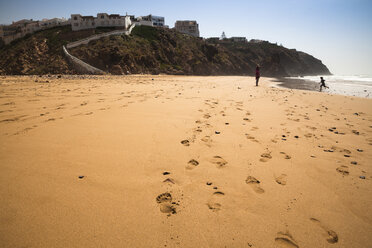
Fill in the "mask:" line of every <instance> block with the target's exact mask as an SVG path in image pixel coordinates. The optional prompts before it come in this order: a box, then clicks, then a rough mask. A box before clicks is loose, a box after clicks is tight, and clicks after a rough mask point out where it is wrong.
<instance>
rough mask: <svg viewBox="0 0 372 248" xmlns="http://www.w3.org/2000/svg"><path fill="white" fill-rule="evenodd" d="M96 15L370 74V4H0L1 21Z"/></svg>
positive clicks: (339, 0)
mask: <svg viewBox="0 0 372 248" xmlns="http://www.w3.org/2000/svg"><path fill="white" fill-rule="evenodd" d="M99 12H106V13H118V14H125V13H126V12H128V14H132V15H136V16H139V15H147V14H153V15H160V16H164V17H165V22H166V24H167V25H169V26H170V27H173V26H174V22H175V21H176V20H188V19H190V20H197V21H198V23H199V28H200V34H201V36H203V37H212V36H220V35H221V33H222V31H225V33H226V35H227V36H228V37H230V36H246V37H247V38H248V39H252V38H258V39H264V40H269V41H270V42H278V43H279V44H280V43H282V44H283V45H284V46H285V47H288V48H296V49H297V50H301V51H304V52H307V53H309V54H311V55H313V56H315V57H317V58H319V59H321V60H322V61H323V63H324V64H325V65H327V66H328V68H329V69H330V70H331V72H332V73H334V74H341V75H350V74H369V75H372V0H256V1H251V0H230V1H227V0H214V1H212V0H197V1H195V0H188V1H175V0H164V1H162V0H157V1H155V0H151V1H150V0H137V1H133V0H131V1H126V0H120V1H116V0H103V1H102V0H101V1H97V0H83V1H78V0H74V1H72V0H64V1H52V0H48V1H47V0H32V1H30V0H8V1H5V0H0V23H2V24H6V23H11V22H12V21H16V20H19V19H24V18H27V19H31V18H32V19H34V20H37V19H42V18H52V17H66V18H67V17H69V16H70V14H73V13H81V14H83V15H96V13H99Z"/></svg>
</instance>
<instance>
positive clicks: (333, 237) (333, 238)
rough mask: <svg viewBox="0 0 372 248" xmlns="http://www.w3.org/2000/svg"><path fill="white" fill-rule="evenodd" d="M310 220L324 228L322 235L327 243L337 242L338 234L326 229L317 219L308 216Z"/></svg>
mask: <svg viewBox="0 0 372 248" xmlns="http://www.w3.org/2000/svg"><path fill="white" fill-rule="evenodd" d="M310 220H311V221H312V222H313V223H315V224H316V225H318V226H319V227H320V228H322V229H323V230H324V235H323V236H324V237H325V238H326V240H327V242H328V243H330V244H335V243H337V242H338V235H337V233H336V232H335V231H333V230H330V229H328V228H327V227H326V226H324V225H323V224H322V223H321V222H320V221H319V220H317V219H315V218H310Z"/></svg>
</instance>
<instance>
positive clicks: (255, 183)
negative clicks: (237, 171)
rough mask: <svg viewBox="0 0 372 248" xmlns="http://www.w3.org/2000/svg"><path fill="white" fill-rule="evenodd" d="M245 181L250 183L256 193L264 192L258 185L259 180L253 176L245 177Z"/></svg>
mask: <svg viewBox="0 0 372 248" xmlns="http://www.w3.org/2000/svg"><path fill="white" fill-rule="evenodd" d="M245 182H246V184H248V185H250V186H251V187H252V189H253V190H254V191H255V192H256V193H258V194H262V193H264V192H265V190H264V189H263V188H261V187H260V181H258V180H257V179H256V178H255V177H252V176H248V177H247V179H245Z"/></svg>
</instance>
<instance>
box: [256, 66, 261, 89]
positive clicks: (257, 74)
mask: <svg viewBox="0 0 372 248" xmlns="http://www.w3.org/2000/svg"><path fill="white" fill-rule="evenodd" d="M260 76H261V75H260V66H259V65H257V67H256V86H258V80H260Z"/></svg>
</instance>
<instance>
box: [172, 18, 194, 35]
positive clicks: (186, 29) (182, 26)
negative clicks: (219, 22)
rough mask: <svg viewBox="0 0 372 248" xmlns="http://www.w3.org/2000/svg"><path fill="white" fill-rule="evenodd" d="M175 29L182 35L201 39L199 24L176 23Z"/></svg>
mask: <svg viewBox="0 0 372 248" xmlns="http://www.w3.org/2000/svg"><path fill="white" fill-rule="evenodd" d="M174 28H175V29H176V30H177V31H178V32H181V33H184V34H188V35H192V36H195V37H199V35H200V34H199V24H198V23H197V22H196V21H176V23H175V24H174Z"/></svg>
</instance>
